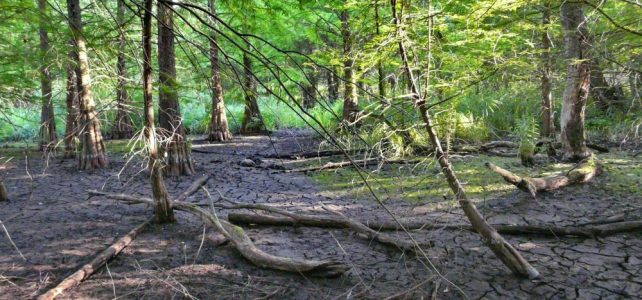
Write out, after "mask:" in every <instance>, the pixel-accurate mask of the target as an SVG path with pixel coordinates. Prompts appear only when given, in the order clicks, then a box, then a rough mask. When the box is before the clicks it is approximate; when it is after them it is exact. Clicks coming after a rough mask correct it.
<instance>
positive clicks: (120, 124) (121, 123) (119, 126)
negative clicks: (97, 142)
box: [111, 0, 133, 139]
mask: <svg viewBox="0 0 642 300" xmlns="http://www.w3.org/2000/svg"><path fill="white" fill-rule="evenodd" d="M117 1H118V4H117V10H116V22H118V27H119V29H118V32H119V33H118V61H117V63H116V69H117V70H116V71H117V73H118V86H117V87H116V122H114V127H113V128H112V133H111V136H112V138H114V139H129V138H131V137H132V136H133V126H132V119H131V118H130V116H129V112H128V107H129V94H128V93H127V89H126V86H127V66H126V65H125V46H126V45H125V43H126V41H125V32H126V31H125V5H124V3H123V0H117Z"/></svg>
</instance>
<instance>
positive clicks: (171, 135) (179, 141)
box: [158, 1, 194, 176]
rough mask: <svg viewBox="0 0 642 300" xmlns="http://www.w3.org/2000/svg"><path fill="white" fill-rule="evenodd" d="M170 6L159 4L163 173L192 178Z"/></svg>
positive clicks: (159, 92) (159, 104) (160, 121)
mask: <svg viewBox="0 0 642 300" xmlns="http://www.w3.org/2000/svg"><path fill="white" fill-rule="evenodd" d="M170 5H171V4H165V3H162V2H160V1H159V2H158V72H159V76H158V78H159V80H160V83H159V88H158V102H159V103H158V107H159V115H158V121H159V123H160V127H161V129H162V133H163V143H162V147H161V148H162V151H163V156H164V157H165V166H164V168H163V170H164V172H165V174H166V175H171V176H180V175H192V174H194V165H193V164H192V156H191V152H190V150H189V147H188V144H187V138H186V136H185V126H184V125H183V119H182V116H181V111H180V104H179V101H178V84H177V82H176V54H175V52H174V51H175V50H174V17H173V12H172V10H171V7H170Z"/></svg>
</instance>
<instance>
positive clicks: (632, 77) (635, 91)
mask: <svg viewBox="0 0 642 300" xmlns="http://www.w3.org/2000/svg"><path fill="white" fill-rule="evenodd" d="M639 81H640V75H639V74H638V73H635V72H631V74H629V85H630V88H631V105H630V106H629V111H631V110H634V109H636V108H639V107H642V103H641V102H640V90H639V88H638V82H639Z"/></svg>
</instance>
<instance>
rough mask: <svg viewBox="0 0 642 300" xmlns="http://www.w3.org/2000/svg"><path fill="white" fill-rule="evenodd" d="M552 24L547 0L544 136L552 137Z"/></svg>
mask: <svg viewBox="0 0 642 300" xmlns="http://www.w3.org/2000/svg"><path fill="white" fill-rule="evenodd" d="M550 24H551V7H550V3H549V2H546V4H545V7H544V11H543V16H542V26H543V27H544V29H543V32H542V132H541V134H542V136H543V137H552V136H554V135H555V118H554V107H553V91H552V83H551V73H552V72H553V60H552V59H551V45H552V42H551V37H550V32H549V26H550Z"/></svg>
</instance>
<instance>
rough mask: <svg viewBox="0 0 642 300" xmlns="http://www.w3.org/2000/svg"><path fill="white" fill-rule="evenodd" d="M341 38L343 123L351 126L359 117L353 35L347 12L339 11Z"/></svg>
mask: <svg viewBox="0 0 642 300" xmlns="http://www.w3.org/2000/svg"><path fill="white" fill-rule="evenodd" d="M340 19H341V37H342V38H343V78H344V80H345V83H344V95H343V121H344V122H346V123H347V124H353V123H354V122H356V121H357V117H358V116H359V100H358V98H357V90H356V87H355V84H356V82H355V77H354V71H355V70H354V67H355V61H354V58H353V57H352V56H353V55H354V54H353V53H352V47H353V42H354V41H353V39H354V37H353V34H352V31H351V29H350V13H349V12H348V11H347V10H343V11H341V15H340Z"/></svg>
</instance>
